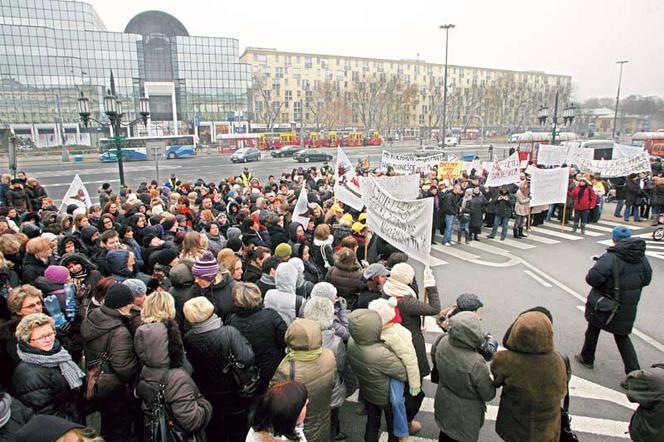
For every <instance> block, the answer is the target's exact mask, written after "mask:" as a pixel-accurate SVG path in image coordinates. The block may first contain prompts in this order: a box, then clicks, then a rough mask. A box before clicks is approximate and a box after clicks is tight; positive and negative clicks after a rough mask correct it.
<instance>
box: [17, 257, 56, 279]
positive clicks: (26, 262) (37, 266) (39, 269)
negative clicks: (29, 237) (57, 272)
mask: <svg viewBox="0 0 664 442" xmlns="http://www.w3.org/2000/svg"><path fill="white" fill-rule="evenodd" d="M51 264H55V262H54V260H53V257H50V258H49V259H48V263H46V264H44V261H42V260H41V259H39V258H37V257H36V256H35V255H31V254H29V253H26V254H25V258H23V277H22V278H21V280H22V281H23V283H24V284H34V282H35V280H36V279H37V278H39V277H40V276H44V272H45V271H46V267H48V266H49V265H51Z"/></svg>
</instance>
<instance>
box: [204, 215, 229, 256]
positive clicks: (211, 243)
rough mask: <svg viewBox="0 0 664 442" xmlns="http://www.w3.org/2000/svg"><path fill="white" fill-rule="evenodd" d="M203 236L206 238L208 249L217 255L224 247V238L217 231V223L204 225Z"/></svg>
mask: <svg viewBox="0 0 664 442" xmlns="http://www.w3.org/2000/svg"><path fill="white" fill-rule="evenodd" d="M205 236H207V239H208V247H207V248H208V250H209V251H210V252H212V254H213V255H214V256H217V254H218V253H219V252H221V249H223V248H224V247H226V238H224V237H223V235H222V234H221V232H220V231H219V224H217V223H215V222H213V223H210V224H208V225H206V226H205Z"/></svg>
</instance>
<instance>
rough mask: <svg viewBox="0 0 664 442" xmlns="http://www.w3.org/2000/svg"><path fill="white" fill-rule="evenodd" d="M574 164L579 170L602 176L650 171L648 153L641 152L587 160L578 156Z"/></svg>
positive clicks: (608, 176) (609, 176)
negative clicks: (612, 158)
mask: <svg viewBox="0 0 664 442" xmlns="http://www.w3.org/2000/svg"><path fill="white" fill-rule="evenodd" d="M576 165H577V167H578V168H579V170H580V171H581V172H585V173H590V174H593V175H594V174H599V175H600V176H602V177H604V178H615V177H622V176H627V175H629V174H631V173H639V172H650V171H651V168H650V155H649V154H648V152H645V151H644V152H641V153H640V154H638V155H635V156H633V157H628V158H620V159H617V160H588V159H584V158H579V159H577V161H576Z"/></svg>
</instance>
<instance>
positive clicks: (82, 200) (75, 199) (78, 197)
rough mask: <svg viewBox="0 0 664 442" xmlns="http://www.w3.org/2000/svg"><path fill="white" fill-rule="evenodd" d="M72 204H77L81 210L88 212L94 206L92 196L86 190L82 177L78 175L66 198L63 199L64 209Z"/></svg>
mask: <svg viewBox="0 0 664 442" xmlns="http://www.w3.org/2000/svg"><path fill="white" fill-rule="evenodd" d="M70 204H76V205H77V206H78V207H79V208H82V209H85V210H87V209H88V208H89V207H90V206H91V205H92V200H91V199H90V194H89V193H88V190H87V189H86V188H85V184H83V181H82V180H81V177H79V176H78V174H76V176H75V177H74V180H73V181H72V182H71V184H70V185H69V190H67V193H65V196H64V198H62V204H61V205H60V209H62V207H66V206H68V205H70Z"/></svg>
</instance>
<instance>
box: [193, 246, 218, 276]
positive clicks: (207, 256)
mask: <svg viewBox="0 0 664 442" xmlns="http://www.w3.org/2000/svg"><path fill="white" fill-rule="evenodd" d="M191 273H192V274H193V275H194V277H195V278H196V279H202V280H204V281H207V282H212V281H214V280H215V278H216V277H217V274H218V273H219V263H217V260H216V259H215V257H214V255H213V254H212V252H210V251H208V250H206V251H205V252H203V254H202V255H201V256H200V257H198V258H196V261H195V262H194V266H193V267H192V269H191Z"/></svg>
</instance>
